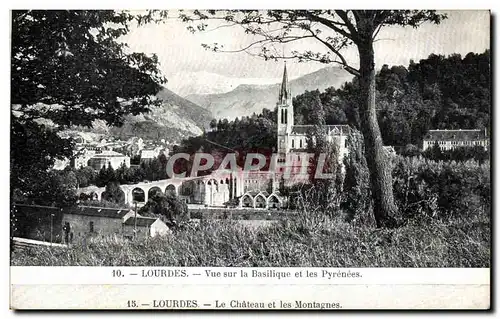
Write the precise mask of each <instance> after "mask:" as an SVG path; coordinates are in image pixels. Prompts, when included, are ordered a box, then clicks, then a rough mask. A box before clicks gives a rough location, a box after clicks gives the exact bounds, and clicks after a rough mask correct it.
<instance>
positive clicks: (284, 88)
mask: <svg viewBox="0 0 500 319" xmlns="http://www.w3.org/2000/svg"><path fill="white" fill-rule="evenodd" d="M290 97H291V96H290V88H289V87H288V74H287V72H286V64H285V69H284V71H283V80H282V81H281V86H280V94H279V98H278V101H279V102H280V103H281V104H285V103H286V101H287V100H288V98H290Z"/></svg>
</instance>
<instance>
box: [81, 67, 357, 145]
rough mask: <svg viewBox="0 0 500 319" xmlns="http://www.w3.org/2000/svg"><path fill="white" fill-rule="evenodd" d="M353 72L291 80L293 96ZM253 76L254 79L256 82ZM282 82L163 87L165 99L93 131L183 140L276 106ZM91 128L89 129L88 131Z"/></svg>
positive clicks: (342, 79) (315, 74) (321, 72)
mask: <svg viewBox="0 0 500 319" xmlns="http://www.w3.org/2000/svg"><path fill="white" fill-rule="evenodd" d="M351 79H352V76H351V75H350V74H349V73H348V72H346V71H345V70H343V69H341V68H337V67H326V68H323V69H320V70H318V71H316V72H313V73H309V74H306V75H304V76H301V77H299V78H296V79H294V80H291V81H289V84H290V87H291V92H292V95H293V96H296V95H299V94H302V93H304V91H306V90H309V91H311V90H316V89H319V90H324V89H326V88H328V87H331V86H333V87H336V88H339V87H340V86H341V85H342V84H343V83H344V82H346V81H350V80H351ZM254 80H255V79H253V80H252V81H251V83H252V82H253V83H255V82H256V81H254ZM279 87H280V83H275V84H262V85H258V84H240V85H238V86H237V87H236V88H235V89H233V90H232V91H229V92H226V93H219V94H190V95H187V96H186V97H185V98H184V97H181V96H179V95H178V94H176V93H174V92H172V91H171V90H169V89H167V88H163V89H162V90H161V91H160V92H159V93H158V94H157V96H158V97H159V98H160V99H162V100H163V103H162V104H161V105H160V106H157V107H151V111H150V112H149V113H145V114H141V115H135V116H133V115H129V116H127V117H126V118H125V122H124V124H123V126H121V127H107V126H106V125H105V124H104V123H103V122H102V123H100V122H99V123H96V124H95V125H94V128H93V129H91V130H90V133H97V134H98V135H99V136H101V137H105V136H110V135H111V136H115V137H119V138H120V139H122V140H126V139H128V138H130V137H133V136H137V137H142V138H143V139H154V140H159V139H166V140H168V141H170V142H176V143H178V142H180V141H181V140H182V139H184V138H186V137H189V136H196V135H200V134H202V133H203V130H204V129H205V128H208V124H209V123H210V121H211V120H212V119H213V118H216V119H219V118H227V119H234V118H236V117H241V116H246V115H248V116H250V115H252V113H260V112H261V111H262V109H264V108H268V109H274V106H275V103H276V100H277V97H278V91H279ZM87 132H88V131H87Z"/></svg>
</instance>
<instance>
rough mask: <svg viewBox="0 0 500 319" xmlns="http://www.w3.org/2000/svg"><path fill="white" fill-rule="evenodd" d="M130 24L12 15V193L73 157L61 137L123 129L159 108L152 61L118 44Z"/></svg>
mask: <svg viewBox="0 0 500 319" xmlns="http://www.w3.org/2000/svg"><path fill="white" fill-rule="evenodd" d="M133 19H134V16H133V15H131V14H129V13H127V12H115V11H109V10H108V11H56V10H54V11H49V10H39V11H37V10H29V11H26V10H15V11H12V28H11V29H12V36H11V45H12V46H11V48H12V49H11V109H12V113H11V143H12V144H11V145H12V147H11V189H13V190H14V189H19V190H21V191H24V190H27V187H28V186H27V185H30V184H36V183H41V182H43V181H41V180H37V179H35V178H38V177H41V176H42V175H43V172H45V171H47V169H49V168H50V167H51V166H52V165H53V164H54V161H55V160H56V159H61V158H64V157H66V158H68V157H70V156H71V155H72V152H71V148H72V145H71V141H70V140H64V139H61V138H60V137H59V135H58V134H57V133H58V132H59V131H60V130H62V129H64V128H67V127H69V126H71V125H81V126H87V127H89V126H91V125H92V122H93V121H94V120H97V119H101V120H104V121H106V123H108V124H111V125H120V124H122V123H123V117H124V116H125V115H127V114H139V113H141V112H146V111H148V107H149V106H151V105H154V104H158V103H159V102H160V101H158V100H156V98H155V97H154V95H155V94H156V93H157V92H158V91H159V90H160V89H161V84H162V83H163V82H164V81H165V79H164V78H163V77H162V76H161V74H160V71H159V69H158V59H157V57H156V56H151V57H148V56H146V55H145V54H142V53H135V52H131V53H130V52H128V49H127V47H126V45H125V44H124V43H121V42H120V40H119V39H120V37H121V36H123V35H125V34H126V33H127V32H128V26H129V24H130V23H131V22H132V21H133ZM32 195H33V196H36V197H40V196H42V194H41V193H40V194H38V195H37V194H32Z"/></svg>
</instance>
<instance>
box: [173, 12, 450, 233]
mask: <svg viewBox="0 0 500 319" xmlns="http://www.w3.org/2000/svg"><path fill="white" fill-rule="evenodd" d="M443 18H445V16H444V15H441V14H437V13H435V12H434V11H430V10H425V11H418V10H401V11H398V10H379V11H375V10H349V11H348V10H266V11H259V10H225V11H216V10H209V11H207V12H200V11H197V10H196V11H194V12H193V14H192V15H189V14H187V13H185V12H183V13H182V14H181V19H183V20H184V21H186V22H192V21H195V20H198V21H202V22H201V24H198V25H197V26H196V27H197V28H195V27H193V26H190V29H191V30H192V31H193V32H194V31H195V30H197V29H198V30H206V28H207V23H206V21H207V20H209V19H212V20H222V21H226V22H227V23H228V25H232V26H235V25H236V26H240V27H243V28H244V30H245V32H246V33H248V34H251V35H253V36H255V39H256V40H255V41H254V42H253V43H251V44H250V45H249V46H247V47H245V48H242V49H240V50H237V51H240V52H241V51H248V50H251V49H252V48H254V47H257V46H259V47H260V51H259V52H257V53H255V52H254V53H255V54H257V55H259V56H261V57H263V58H265V59H280V58H285V59H286V58H293V59H298V60H299V61H319V62H322V63H337V64H340V65H341V66H343V67H344V68H345V69H346V70H347V71H348V72H350V73H352V74H354V75H355V76H356V77H357V79H358V81H359V88H360V95H359V101H360V103H359V108H360V110H359V111H360V112H359V115H360V124H361V125H360V126H359V127H360V129H361V132H362V133H363V136H364V140H365V156H366V158H367V162H368V167H369V170H370V178H371V185H372V188H373V193H372V194H373V200H374V210H373V212H374V215H375V219H376V221H377V226H378V227H384V226H392V225H393V224H394V219H393V218H391V214H393V213H395V211H396V205H395V203H394V195H393V191H392V177H391V167H390V163H389V160H388V158H386V156H385V153H384V149H383V143H382V138H381V133H380V129H379V125H378V121H377V117H376V89H375V86H376V82H375V74H376V73H375V58H374V57H375V52H374V48H373V43H374V41H375V39H376V36H377V35H378V33H379V31H380V29H381V28H382V27H383V26H390V25H400V26H412V27H418V26H419V25H420V24H422V23H423V22H426V21H430V22H433V23H439V22H440V21H441V20H442V19H443ZM304 39H312V40H315V41H317V42H319V43H320V44H322V45H324V47H325V49H326V52H312V51H310V50H307V51H304V52H292V53H291V54H290V55H289V56H284V55H282V54H280V53H277V52H274V51H273V50H272V45H273V43H290V42H294V41H302V40H304ZM351 44H354V45H355V46H356V48H357V51H358V54H359V69H356V68H354V67H353V66H351V65H349V64H348V62H347V60H346V59H345V58H344V56H343V55H342V53H341V51H342V50H343V49H344V48H346V47H347V46H348V45H351ZM205 46H206V47H207V48H209V49H212V50H215V51H218V50H221V46H220V45H218V44H215V45H213V46H208V45H205Z"/></svg>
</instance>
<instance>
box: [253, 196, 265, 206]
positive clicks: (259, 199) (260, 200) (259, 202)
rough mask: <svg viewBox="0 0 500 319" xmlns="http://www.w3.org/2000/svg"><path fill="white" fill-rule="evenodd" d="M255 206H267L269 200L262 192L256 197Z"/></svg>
mask: <svg viewBox="0 0 500 319" xmlns="http://www.w3.org/2000/svg"><path fill="white" fill-rule="evenodd" d="M254 207H255V208H266V207H267V200H266V197H265V196H264V195H263V194H262V193H258V194H257V195H256V196H255V198H254Z"/></svg>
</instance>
